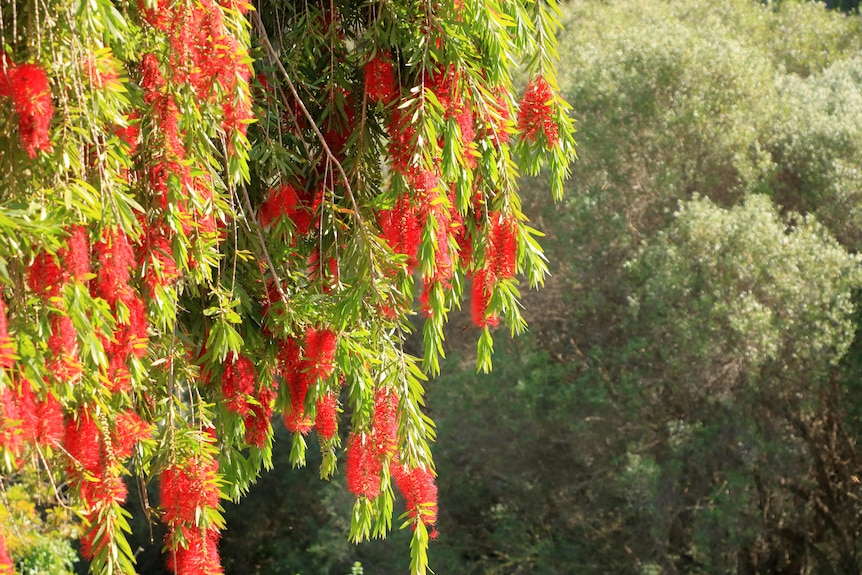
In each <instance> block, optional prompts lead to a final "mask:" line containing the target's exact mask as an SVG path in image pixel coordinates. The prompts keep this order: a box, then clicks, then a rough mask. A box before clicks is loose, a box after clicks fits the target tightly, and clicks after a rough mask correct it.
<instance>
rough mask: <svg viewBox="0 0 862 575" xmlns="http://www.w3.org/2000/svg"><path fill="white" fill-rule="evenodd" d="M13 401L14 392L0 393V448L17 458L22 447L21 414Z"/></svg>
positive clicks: (14, 397)
mask: <svg viewBox="0 0 862 575" xmlns="http://www.w3.org/2000/svg"><path fill="white" fill-rule="evenodd" d="M15 400H16V395H15V392H13V391H12V390H11V389H9V388H6V389H4V390H3V391H2V392H0V448H6V449H8V450H9V451H11V452H12V453H13V454H14V455H16V456H17V455H19V454H20V453H21V449H22V447H23V446H24V434H23V433H22V432H23V425H22V423H23V422H22V418H21V413H20V412H19V409H18V403H17V402H16V401H15Z"/></svg>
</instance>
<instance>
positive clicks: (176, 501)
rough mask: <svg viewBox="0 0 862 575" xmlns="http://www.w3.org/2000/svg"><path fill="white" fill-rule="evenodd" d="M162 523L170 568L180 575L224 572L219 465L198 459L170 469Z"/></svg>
mask: <svg viewBox="0 0 862 575" xmlns="http://www.w3.org/2000/svg"><path fill="white" fill-rule="evenodd" d="M159 500H160V502H161V508H162V512H163V514H162V521H163V522H164V523H165V524H167V526H168V533H167V535H166V541H167V543H168V546H169V548H170V552H169V556H168V567H169V568H170V569H171V570H172V571H173V572H174V573H176V574H177V575H219V574H221V573H223V571H222V567H221V560H220V558H219V553H218V540H219V529H220V525H219V524H218V520H217V519H216V518H215V517H214V516H216V517H217V513H214V512H216V511H217V510H218V509H219V480H218V463H217V462H216V461H215V460H213V459H209V458H207V457H205V456H196V457H193V458H191V459H187V460H185V461H183V462H182V463H178V464H176V465H172V466H170V467H168V468H166V469H165V470H164V471H163V472H162V474H161V479H160V482H159Z"/></svg>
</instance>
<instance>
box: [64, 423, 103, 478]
mask: <svg viewBox="0 0 862 575" xmlns="http://www.w3.org/2000/svg"><path fill="white" fill-rule="evenodd" d="M63 447H64V448H65V449H66V453H67V454H68V455H69V457H70V458H71V460H70V461H69V466H68V470H69V475H71V476H72V477H81V476H82V473H83V471H84V470H86V471H88V472H90V473H92V474H95V475H97V476H100V475H101V469H102V434H101V432H100V431H99V426H98V425H97V424H96V420H95V419H93V417H92V416H91V415H90V412H89V410H88V409H87V408H85V407H82V408H80V409H79V410H78V416H77V417H76V418H74V417H70V418H69V419H68V421H66V430H65V434H64V437H63Z"/></svg>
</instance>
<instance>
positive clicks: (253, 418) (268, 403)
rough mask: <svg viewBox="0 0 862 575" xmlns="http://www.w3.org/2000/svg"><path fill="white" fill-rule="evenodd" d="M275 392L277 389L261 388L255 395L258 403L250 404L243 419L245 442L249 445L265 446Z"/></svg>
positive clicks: (269, 428)
mask: <svg viewBox="0 0 862 575" xmlns="http://www.w3.org/2000/svg"><path fill="white" fill-rule="evenodd" d="M277 394H278V392H277V390H271V389H268V388H264V389H262V390H261V391H260V393H259V394H258V397H257V400H258V402H260V405H252V406H251V408H250V411H249V413H248V415H246V417H245V418H244V419H243V423H244V424H245V442H246V443H248V444H249V445H253V446H255V447H260V448H263V447H265V446H266V443H267V440H268V439H269V434H270V430H271V429H272V426H271V425H270V422H269V421H270V419H271V418H272V402H273V400H274V399H275V396H276V395H277Z"/></svg>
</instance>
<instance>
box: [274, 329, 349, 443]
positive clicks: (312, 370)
mask: <svg viewBox="0 0 862 575" xmlns="http://www.w3.org/2000/svg"><path fill="white" fill-rule="evenodd" d="M335 347H336V334H335V332H333V331H331V330H328V329H315V328H311V327H310V328H308V330H306V333H305V342H304V346H303V345H301V344H300V342H299V341H298V340H296V339H294V338H288V339H286V340H283V341H281V342H280V349H279V363H280V369H281V375H282V378H283V379H284V381H285V383H286V385H287V388H288V390H289V392H290V405H289V407H288V408H287V409H286V410H285V412H284V425H285V427H287V429H288V430H289V431H291V432H295V433H303V434H305V433H308V432H309V431H311V428H312V427H313V426H314V421H313V420H312V419H311V417H310V416H309V414H308V413H307V412H306V407H305V398H306V396H307V395H308V390H309V388H310V387H311V386H312V385H314V384H315V383H316V382H317V381H318V380H325V379H327V378H328V377H329V376H330V374H332V372H333V370H334V369H335V364H334V359H335ZM330 417H331V414H330Z"/></svg>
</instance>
